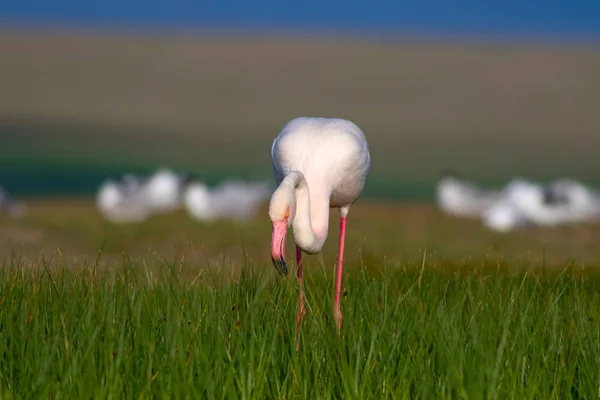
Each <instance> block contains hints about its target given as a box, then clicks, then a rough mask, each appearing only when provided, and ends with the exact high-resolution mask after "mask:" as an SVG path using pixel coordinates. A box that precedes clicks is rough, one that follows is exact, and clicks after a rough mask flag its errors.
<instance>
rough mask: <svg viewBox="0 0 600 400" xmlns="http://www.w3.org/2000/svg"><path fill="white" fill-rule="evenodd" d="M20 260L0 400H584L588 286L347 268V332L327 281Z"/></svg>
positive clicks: (436, 267)
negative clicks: (302, 297)
mask: <svg viewBox="0 0 600 400" xmlns="http://www.w3.org/2000/svg"><path fill="white" fill-rule="evenodd" d="M75 267H77V266H75V265H73V264H70V265H68V266H66V267H63V268H57V269H50V268H48V267H45V266H44V265H43V264H42V265H39V266H37V267H32V266H30V265H27V264H23V263H20V262H19V261H17V260H13V261H12V262H10V263H8V264H5V265H4V268H3V269H2V271H1V279H0V293H2V298H1V299H0V321H1V323H0V338H1V339H2V340H0V351H1V354H2V357H0V393H2V397H3V398H41V397H50V398H59V397H68V398H82V397H90V396H93V397H94V398H96V397H102V398H105V397H110V398H114V397H119V398H148V397H151V396H152V397H160V398H163V397H177V398H179V397H186V398H197V397H210V398H257V399H258V398H297V397H299V398H360V399H366V398H474V397H475V398H592V397H595V396H597V393H598V379H600V376H599V375H598V371H599V367H600V353H599V352H600V350H599V349H600V333H599V331H598V319H599V318H600V315H599V312H598V309H599V308H598V307H599V306H600V304H599V301H600V299H599V297H598V289H599V287H598V285H599V284H600V280H599V279H598V276H597V274H594V275H591V276H590V275H589V274H588V275H586V276H584V275H582V273H581V271H580V270H577V269H574V268H565V269H563V270H561V271H555V272H553V273H549V274H546V273H543V272H537V273H532V272H527V265H522V266H521V267H519V268H516V267H515V266H512V267H509V268H507V267H506V266H496V265H493V264H486V263H484V264H478V263H472V264H469V265H468V266H462V267H459V268H457V267H456V266H448V265H445V264H443V263H442V264H437V263H430V262H428V261H427V260H425V262H424V263H423V264H422V265H421V266H420V267H416V268H415V266H408V267H407V266H402V265H398V264H393V263H390V264H380V265H379V266H378V268H377V271H374V270H369V269H367V268H366V267H365V266H364V265H353V266H352V267H353V272H352V273H350V274H347V276H346V277H345V278H346V279H345V281H344V291H343V300H342V312H343V325H342V332H341V336H339V337H338V335H337V332H336V329H335V326H334V324H333V321H332V312H331V308H332V300H331V298H332V296H331V295H332V293H331V292H332V290H331V289H332V285H331V282H332V271H331V270H329V269H328V268H323V269H319V270H309V272H308V273H307V274H306V275H305V277H306V278H305V287H304V291H305V293H306V296H307V309H308V312H307V317H306V319H305V322H304V324H303V330H302V333H301V338H300V340H301V349H300V351H299V352H298V353H296V351H295V333H294V332H295V331H294V330H295V310H296V308H297V302H298V285H297V281H296V280H295V279H293V278H290V279H281V278H278V277H274V273H270V272H269V270H262V272H260V271H261V270H260V269H255V268H254V267H253V265H252V264H246V265H243V266H242V268H241V271H242V273H241V275H240V276H239V277H238V278H235V279H233V280H232V279H231V278H230V277H229V276H228V271H224V270H221V272H220V273H219V272H214V271H211V270H210V269H202V268H200V267H197V268H196V270H195V271H194V272H195V273H196V276H195V277H194V279H192V280H190V279H189V277H187V276H184V275H183V274H182V272H181V270H180V266H179V265H178V264H177V263H169V262H165V263H164V264H162V266H161V267H160V268H159V269H158V270H157V271H155V272H154V273H152V272H151V271H149V270H148V269H146V268H145V266H144V264H143V263H140V262H135V261H126V262H124V263H122V264H121V265H120V266H119V267H116V268H114V269H111V270H109V271H106V270H105V271H104V272H103V273H101V274H98V275H97V274H96V269H95V268H94V265H93V262H92V264H91V265H88V266H87V267H86V268H81V267H82V266H81V265H80V266H79V268H76V271H73V269H74V268H75Z"/></svg>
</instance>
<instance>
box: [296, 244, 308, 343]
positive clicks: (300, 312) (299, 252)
mask: <svg viewBox="0 0 600 400" xmlns="http://www.w3.org/2000/svg"><path fill="white" fill-rule="evenodd" d="M296 265H298V281H299V282H300V309H299V310H298V314H297V315H296V350H299V349H300V326H301V325H302V319H303V318H304V315H305V314H306V309H305V308H304V292H303V289H302V250H300V248H299V247H298V246H296Z"/></svg>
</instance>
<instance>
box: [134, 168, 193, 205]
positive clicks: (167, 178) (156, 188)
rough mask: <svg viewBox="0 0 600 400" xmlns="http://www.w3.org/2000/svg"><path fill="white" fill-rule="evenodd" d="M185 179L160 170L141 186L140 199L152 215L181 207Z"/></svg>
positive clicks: (169, 171)
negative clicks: (141, 198)
mask: <svg viewBox="0 0 600 400" xmlns="http://www.w3.org/2000/svg"><path fill="white" fill-rule="evenodd" d="M185 185H186V178H185V177H183V176H179V175H177V174H176V173H174V172H173V171H171V170H170V169H167V168H160V169H159V170H157V171H156V172H155V173H154V174H153V175H152V176H151V177H150V178H149V179H148V180H147V181H146V182H144V184H143V185H142V188H141V191H142V197H143V199H144V202H145V203H146V205H147V206H148V207H149V208H150V210H151V212H152V213H155V214H160V213H168V212H171V211H174V210H176V209H178V208H179V207H180V206H181V200H182V193H183V190H184V187H185Z"/></svg>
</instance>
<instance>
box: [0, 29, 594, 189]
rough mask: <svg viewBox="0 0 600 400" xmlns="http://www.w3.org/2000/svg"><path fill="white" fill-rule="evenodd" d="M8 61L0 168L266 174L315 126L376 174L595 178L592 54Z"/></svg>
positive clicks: (480, 47) (227, 45) (23, 35)
mask: <svg viewBox="0 0 600 400" xmlns="http://www.w3.org/2000/svg"><path fill="white" fill-rule="evenodd" d="M0 54H2V61H1V62H0V76H3V77H4V79H3V84H2V90H1V91H0V139H1V140H2V143H1V144H2V146H1V149H0V152H1V153H0V155H2V156H15V155H17V154H18V155H22V157H24V158H27V157H31V154H35V157H36V158H38V157H39V158H44V157H45V158H50V159H63V158H65V157H75V156H74V154H76V153H78V152H82V151H83V152H85V157H84V158H89V159H93V160H96V161H98V162H106V163H108V162H113V163H115V162H119V163H127V162H131V160H132V159H136V160H138V159H139V160H142V161H144V162H150V161H152V160H154V161H156V160H160V161H164V162H169V163H180V164H181V163H185V164H186V165H198V166H200V165H201V166H210V165H220V166H225V167H227V166H228V165H236V166H237V167H236V168H242V167H248V166H257V165H259V166H261V168H262V171H265V170H268V151H269V149H270V143H271V140H272V138H273V137H274V136H275V135H276V133H277V132H278V130H279V129H280V128H281V127H282V125H283V124H284V123H285V122H286V121H288V120H289V119H291V118H292V117H295V116H300V115H320V116H336V117H345V118H349V119H352V120H354V121H355V122H357V123H358V124H359V125H360V126H361V127H362V128H363V129H364V130H365V132H366V133H367V135H368V137H369V140H370V143H371V148H372V153H373V175H374V176H376V177H381V176H383V175H386V176H393V177H394V178H395V179H399V180H420V179H421V180H423V179H424V180H431V179H433V178H434V177H435V176H436V175H437V173H438V172H439V170H440V169H443V168H446V167H448V166H452V167H454V168H456V169H459V170H461V171H465V172H467V173H469V174H471V175H474V176H477V177H489V176H503V177H505V176H511V175H515V174H518V175H527V176H533V177H540V178H552V177H554V176H556V175H557V174H572V175H576V176H578V177H582V178H593V179H595V178H597V176H598V174H597V173H596V170H597V169H598V167H600V162H599V161H598V160H599V158H598V157H597V149H598V148H600V113H598V104H600V49H598V48H596V47H590V46H588V47H585V46H575V45H567V44H562V45H561V44H556V45H550V44H546V45H542V44H535V43H529V44H526V43H500V42H496V43H476V42H473V43H454V42H443V41H438V42H433V41H429V42H426V41H422V42H417V41H413V42H407V41H402V40H401V39H398V40H391V39H390V40H387V41H377V40H375V39H373V40H370V41H369V40H358V39H342V38H335V37H322V38H317V37H293V36H279V37H277V36H276V35H271V36H260V35H247V36H246V37H243V36H242V34H240V35H238V36H237V37H233V36H227V35H220V36H219V35H208V34H205V35H196V36H194V35H191V34H185V35H184V34H181V35H179V34H170V35H167V34H161V35H158V34H154V35H153V34H150V33H148V34H141V33H140V34H134V33H122V32H121V33H105V34H100V33H93V32H54V31H39V32H33V31H32V32H22V31H8V30H5V31H3V32H2V33H0ZM128 135H131V136H129V138H128ZM82 157H83V156H82ZM224 160H225V161H224Z"/></svg>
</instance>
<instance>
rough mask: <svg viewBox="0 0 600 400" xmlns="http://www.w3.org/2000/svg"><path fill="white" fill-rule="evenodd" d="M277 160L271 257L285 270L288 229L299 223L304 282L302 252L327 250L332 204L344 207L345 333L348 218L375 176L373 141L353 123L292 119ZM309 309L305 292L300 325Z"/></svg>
mask: <svg viewBox="0 0 600 400" xmlns="http://www.w3.org/2000/svg"><path fill="white" fill-rule="evenodd" d="M271 159H272V162H273V172H274V174H275V181H276V183H277V185H278V187H277V189H276V190H275V192H274V193H273V196H272V197H271V202H270V204H269V218H270V219H271V222H272V224H273V233H272V236H271V257H272V259H273V263H274V265H275V266H276V268H277V269H278V270H279V271H280V272H281V273H282V274H287V272H288V268H287V264H286V261H285V238H286V234H287V230H288V228H289V227H290V226H292V227H293V234H294V242H295V243H296V261H297V264H298V278H299V280H300V284H302V264H301V257H302V251H304V252H306V253H308V254H315V253H318V252H320V251H321V249H322V248H323V244H324V243H325V240H326V238H327V232H328V225H329V208H330V207H333V208H339V210H340V216H341V220H340V242H339V250H338V263H337V269H336V284H335V297H334V317H335V319H336V322H337V327H338V332H339V330H340V327H341V321H342V314H341V312H340V290H341V282H342V265H343V257H344V241H345V232H346V216H347V214H348V211H349V209H350V206H351V205H352V204H353V203H354V202H355V201H356V200H357V199H358V197H359V196H360V195H361V193H362V191H363V188H364V186H365V183H366V180H367V175H368V174H369V169H370V166H371V156H370V154H369V145H368V143H367V140H366V138H365V135H364V133H363V131H362V130H361V129H360V128H359V127H358V126H357V125H356V124H354V123H353V122H351V121H348V120H344V119H338V118H310V117H301V118H296V119H293V120H291V121H290V122H288V123H287V124H286V125H285V126H284V127H283V129H282V131H281V132H280V133H279V135H278V136H277V137H276V138H275V140H274V141H273V146H272V147H271ZM304 313H305V308H304V297H303V294H302V292H300V309H299V311H298V316H297V329H299V327H300V322H301V320H302V317H303V316H304ZM297 346H299V341H298V342H297ZM297 348H298V347H297Z"/></svg>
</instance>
